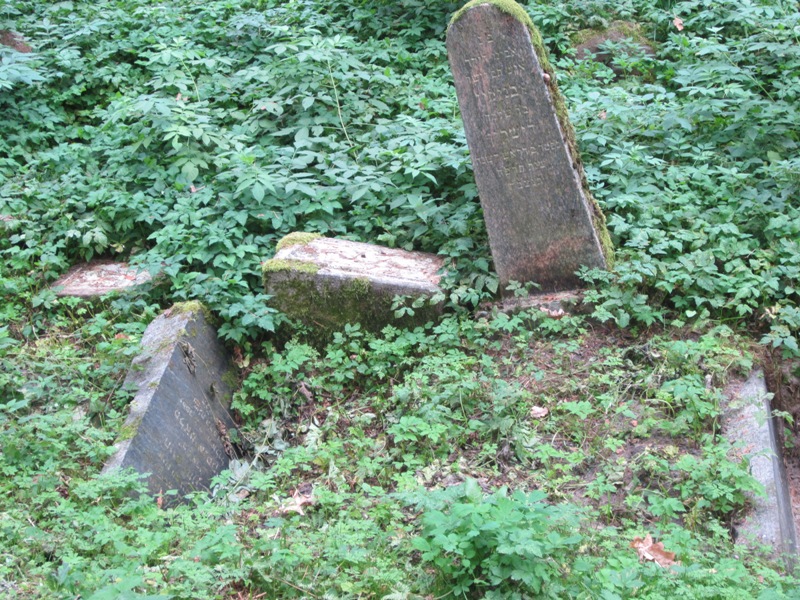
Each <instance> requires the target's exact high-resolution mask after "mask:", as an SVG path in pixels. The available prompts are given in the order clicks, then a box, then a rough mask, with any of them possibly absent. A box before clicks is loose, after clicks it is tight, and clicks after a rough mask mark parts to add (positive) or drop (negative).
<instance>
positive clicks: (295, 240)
mask: <svg viewBox="0 0 800 600" xmlns="http://www.w3.org/2000/svg"><path fill="white" fill-rule="evenodd" d="M321 237H322V236H321V235H320V234H319V233H306V232H303V231H295V232H293V233H290V234H288V235H285V236H283V237H282V238H281V239H280V241H279V242H278V244H277V245H276V246H275V251H276V252H279V251H281V250H283V249H284V248H291V247H292V246H305V245H306V244H308V243H310V242H313V241H314V240H316V239H317V238H321Z"/></svg>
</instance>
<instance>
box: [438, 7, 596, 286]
mask: <svg viewBox="0 0 800 600" xmlns="http://www.w3.org/2000/svg"><path fill="white" fill-rule="evenodd" d="M447 52H448V56H449V59H450V68H451V70H452V72H453V78H454V80H455V85H456V92H457V96H458V103H459V106H460V108H461V115H462V118H463V121H464V130H465V132H466V137H467V144H468V145H469V149H470V154H471V156H472V165H473V170H474V172H475V182H476V184H477V186H478V192H479V193H480V198H481V205H482V206H483V212H484V218H485V220H486V229H487V231H488V233H489V245H490V247H491V251H492V257H493V259H494V264H495V269H496V270H497V274H498V276H499V278H500V283H501V285H502V287H503V288H505V287H506V285H507V284H508V283H509V282H510V281H517V282H520V283H525V282H530V281H533V282H535V283H537V284H539V285H540V286H541V291H543V292H552V291H559V290H567V289H571V288H575V287H579V286H580V280H579V278H578V277H577V276H576V275H575V272H576V271H578V270H579V269H580V267H582V266H586V267H600V268H606V266H607V264H608V260H609V259H610V258H611V244H610V240H609V238H608V233H607V231H606V228H605V221H604V218H603V216H602V213H601V212H600V210H599V208H598V207H597V205H596V204H595V202H594V200H593V199H592V198H591V195H590V194H589V193H588V191H587V190H586V189H585V187H586V184H585V176H584V175H583V170H582V167H581V165H580V162H579V158H578V155H577V151H576V148H575V141H574V132H573V130H572V127H571V125H570V123H569V119H568V117H567V114H566V108H565V105H564V102H563V99H562V98H561V96H560V93H559V92H558V88H557V87H556V84H555V74H554V73H553V72H552V68H551V67H550V65H549V62H547V57H546V54H545V50H544V48H543V46H542V42H541V36H540V35H539V33H538V32H537V31H536V29H535V27H534V26H533V24H532V23H531V21H530V18H529V17H528V15H527V13H525V11H524V10H523V9H522V8H521V7H520V6H519V5H518V4H516V3H514V2H513V1H512V0H491V1H488V0H475V1H473V2H470V3H468V4H467V5H466V6H465V7H464V8H463V9H462V10H460V11H459V12H458V13H456V15H455V16H454V17H453V20H452V21H451V23H450V27H449V28H448V31H447Z"/></svg>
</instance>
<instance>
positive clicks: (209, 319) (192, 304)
mask: <svg viewBox="0 0 800 600" xmlns="http://www.w3.org/2000/svg"><path fill="white" fill-rule="evenodd" d="M170 311H171V312H170V316H172V315H175V316H177V315H183V314H186V313H198V312H199V313H201V314H202V315H203V318H205V320H206V323H213V322H214V315H212V314H211V311H210V310H209V309H208V307H207V306H206V305H205V304H203V303H202V302H200V301H198V300H189V301H187V302H178V303H177V304H173V305H172V308H171V309H170Z"/></svg>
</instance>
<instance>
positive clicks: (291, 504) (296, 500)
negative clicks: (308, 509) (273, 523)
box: [275, 490, 314, 515]
mask: <svg viewBox="0 0 800 600" xmlns="http://www.w3.org/2000/svg"><path fill="white" fill-rule="evenodd" d="M313 504H314V498H313V496H312V495H311V494H301V493H300V492H298V491H296V490H295V492H294V493H293V494H292V497H291V498H290V499H289V501H288V502H286V504H282V505H281V506H279V507H278V510H276V511H275V514H277V515H286V514H289V513H290V512H295V513H297V514H299V515H305V514H306V513H305V511H304V510H303V507H304V506H312V505H313Z"/></svg>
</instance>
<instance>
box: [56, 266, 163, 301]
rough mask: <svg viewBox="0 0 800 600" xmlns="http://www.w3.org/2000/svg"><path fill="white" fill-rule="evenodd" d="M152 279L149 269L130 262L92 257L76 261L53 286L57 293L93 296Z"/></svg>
mask: <svg viewBox="0 0 800 600" xmlns="http://www.w3.org/2000/svg"><path fill="white" fill-rule="evenodd" d="M151 279H152V276H151V275H150V273H148V272H147V271H143V270H141V269H136V268H133V267H129V266H128V263H119V262H113V261H108V260H93V261H91V262H88V263H85V264H82V265H75V266H74V267H72V268H71V269H70V270H69V271H68V272H67V273H66V274H64V275H62V276H61V277H59V279H58V281H56V282H55V283H54V284H53V285H52V286H50V287H51V289H53V290H55V292H56V295H58V296H77V297H80V298H91V297H95V296H104V295H105V294H108V293H110V292H119V291H123V290H126V289H129V288H132V287H136V286H137V285H142V284H143V283H147V282H148V281H150V280H151Z"/></svg>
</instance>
